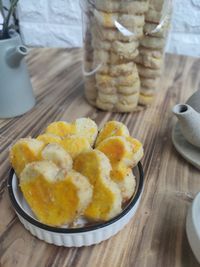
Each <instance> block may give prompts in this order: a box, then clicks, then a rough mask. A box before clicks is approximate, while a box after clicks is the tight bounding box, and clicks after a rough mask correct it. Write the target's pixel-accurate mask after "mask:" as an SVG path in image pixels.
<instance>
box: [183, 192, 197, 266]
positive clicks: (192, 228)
mask: <svg viewBox="0 0 200 267" xmlns="http://www.w3.org/2000/svg"><path fill="white" fill-rule="evenodd" d="M186 232H187V237H188V241H189V243H190V246H191V249H192V251H193V253H194V255H195V257H196V259H197V260H198V262H199V263H200V193H198V194H197V195H196V197H195V199H194V200H193V202H192V205H191V206H190V208H189V210H188V214H187V220H186Z"/></svg>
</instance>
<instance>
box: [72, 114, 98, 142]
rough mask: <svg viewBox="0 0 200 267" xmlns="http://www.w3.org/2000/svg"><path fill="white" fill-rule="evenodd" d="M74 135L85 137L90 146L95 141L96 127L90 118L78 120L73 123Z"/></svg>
mask: <svg viewBox="0 0 200 267" xmlns="http://www.w3.org/2000/svg"><path fill="white" fill-rule="evenodd" d="M75 128H76V134H77V135H80V136H83V137H85V138H86V139H87V140H88V141H89V143H90V145H91V146H92V145H93V144H94V142H95V140H96V137H97V133H98V127H97V125H96V123H95V122H94V121H93V120H91V119H90V118H80V119H77V120H76V121H75Z"/></svg>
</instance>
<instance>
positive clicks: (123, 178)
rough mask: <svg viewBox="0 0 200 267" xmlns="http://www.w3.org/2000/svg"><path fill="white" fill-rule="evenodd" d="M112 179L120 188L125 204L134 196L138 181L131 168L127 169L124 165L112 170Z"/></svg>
mask: <svg viewBox="0 0 200 267" xmlns="http://www.w3.org/2000/svg"><path fill="white" fill-rule="evenodd" d="M110 177H111V179H112V180H113V181H114V182H116V184H117V185H118V186H119V189H120V190H121V194H122V199H123V202H125V201H127V200H128V199H130V198H131V197H132V196H133V193H134V191H135V185H136V181H135V176H134V175H133V172H132V169H131V168H127V167H126V166H124V165H123V164H119V165H118V166H116V167H115V168H113V169H112V171H111V172H110Z"/></svg>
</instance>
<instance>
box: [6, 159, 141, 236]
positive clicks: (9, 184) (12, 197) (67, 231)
mask: <svg viewBox="0 0 200 267" xmlns="http://www.w3.org/2000/svg"><path fill="white" fill-rule="evenodd" d="M137 167H138V170H139V184H138V188H137V192H136V194H135V196H134V197H133V199H132V200H131V202H130V203H129V204H128V205H127V207H126V208H125V209H124V210H123V211H122V212H121V213H120V214H118V215H117V216H115V217H114V218H112V219H111V220H109V221H107V222H103V223H98V224H95V225H91V226H85V227H80V228H70V229H69V228H58V227H54V226H49V225H46V224H43V223H41V222H39V221H37V220H35V219H34V218H33V217H31V216H29V215H28V214H27V213H26V212H25V211H24V210H23V209H22V208H21V207H20V205H19V204H18V202H17V200H16V198H15V195H14V191H13V187H12V181H13V177H14V170H13V168H11V170H10V174H9V177H8V180H7V188H8V193H9V197H10V201H11V203H12V205H13V207H14V209H15V211H16V212H17V214H19V215H20V216H21V217H22V218H23V219H25V220H26V221H28V222H29V223H31V224H32V225H34V226H36V227H38V228H40V229H43V230H46V231H49V232H54V233H60V234H78V233H84V232H89V231H94V230H98V229H101V228H104V227H106V226H109V225H111V224H113V223H115V222H117V221H119V220H120V219H122V218H123V217H124V216H125V215H126V214H127V213H128V212H129V211H130V210H131V209H132V208H133V207H134V206H135V204H136V202H137V201H138V199H139V197H140V195H141V193H142V189H143V184H144V172H143V167H142V164H141V162H139V163H138V165H137Z"/></svg>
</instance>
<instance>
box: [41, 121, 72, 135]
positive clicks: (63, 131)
mask: <svg viewBox="0 0 200 267" xmlns="http://www.w3.org/2000/svg"><path fill="white" fill-rule="evenodd" d="M45 132H46V133H52V134H55V135H58V136H61V137H64V136H65V135H69V134H75V132H76V129H75V125H73V124H71V123H67V122H65V121H55V122H52V123H51V124H49V125H48V127H47V128H46V131H45Z"/></svg>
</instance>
